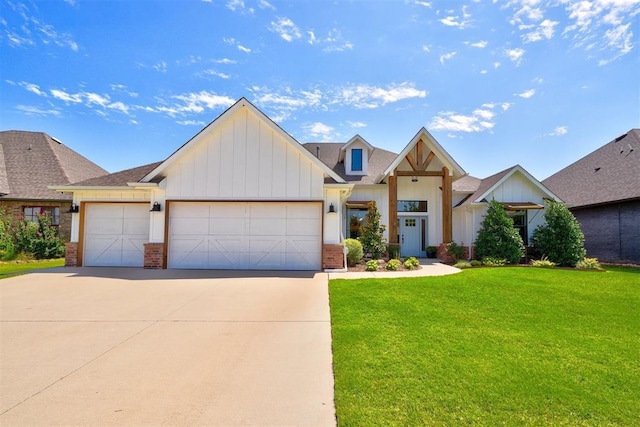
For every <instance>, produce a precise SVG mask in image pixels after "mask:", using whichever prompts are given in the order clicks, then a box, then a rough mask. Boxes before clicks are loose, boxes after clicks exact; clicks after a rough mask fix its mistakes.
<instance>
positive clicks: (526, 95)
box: [518, 89, 536, 99]
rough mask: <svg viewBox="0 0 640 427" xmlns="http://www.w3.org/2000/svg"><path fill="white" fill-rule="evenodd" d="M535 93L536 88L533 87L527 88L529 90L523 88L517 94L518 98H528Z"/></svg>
mask: <svg viewBox="0 0 640 427" xmlns="http://www.w3.org/2000/svg"><path fill="white" fill-rule="evenodd" d="M535 94H536V90H535V89H529V90H525V91H524V92H522V93H519V94H518V96H519V97H520V98H525V99H528V98H531V97H532V96H533V95H535Z"/></svg>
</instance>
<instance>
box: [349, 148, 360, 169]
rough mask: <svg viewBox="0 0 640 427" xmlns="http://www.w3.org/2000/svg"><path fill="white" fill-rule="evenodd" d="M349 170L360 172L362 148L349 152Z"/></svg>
mask: <svg viewBox="0 0 640 427" xmlns="http://www.w3.org/2000/svg"><path fill="white" fill-rule="evenodd" d="M351 170H352V171H362V148H354V149H353V150H351Z"/></svg>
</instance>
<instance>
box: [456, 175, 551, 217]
mask: <svg viewBox="0 0 640 427" xmlns="http://www.w3.org/2000/svg"><path fill="white" fill-rule="evenodd" d="M516 172H519V173H521V174H522V175H523V176H524V177H525V178H527V179H528V180H529V181H530V182H531V183H533V184H534V185H535V186H536V187H538V188H539V189H540V190H541V191H542V192H543V193H545V194H546V195H547V196H548V197H549V198H550V199H554V200H559V198H558V196H556V195H555V194H554V193H553V192H551V191H550V190H549V189H548V188H546V187H545V186H544V185H542V184H541V183H540V181H538V180H537V179H535V178H534V177H533V175H531V174H530V173H529V172H527V171H526V170H525V169H524V168H523V167H522V166H520V165H515V166H512V167H510V168H508V169H505V170H503V171H501V172H498V173H497V174H495V175H491V176H489V177H487V178H485V179H482V180H478V181H479V182H477V181H473V180H471V179H470V180H467V181H466V182H463V183H462V184H463V185H465V186H466V187H467V188H472V185H474V184H478V186H477V188H476V190H475V191H474V192H473V194H471V195H470V196H469V197H465V198H464V200H462V201H461V202H460V203H458V205H457V206H455V207H459V206H468V205H471V204H476V203H484V202H486V201H487V200H486V197H487V196H488V195H489V194H490V193H491V192H492V191H494V190H495V189H496V188H497V187H498V186H499V185H501V184H502V183H503V182H505V181H506V180H507V179H509V177H510V176H511V175H513V174H514V173H516ZM465 178H467V177H465ZM465 178H462V180H464V179H465ZM473 179H474V180H477V178H473ZM462 180H461V181H462ZM456 182H457V181H456ZM455 184H456V183H455V182H454V186H455ZM454 189H455V188H454ZM457 191H462V190H457Z"/></svg>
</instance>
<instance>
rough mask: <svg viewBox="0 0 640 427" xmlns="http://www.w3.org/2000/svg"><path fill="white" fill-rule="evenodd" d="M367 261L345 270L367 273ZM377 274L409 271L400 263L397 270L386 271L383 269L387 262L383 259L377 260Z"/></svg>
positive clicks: (418, 268)
mask: <svg viewBox="0 0 640 427" xmlns="http://www.w3.org/2000/svg"><path fill="white" fill-rule="evenodd" d="M367 261H368V260H363V261H362V262H361V263H360V264H356V265H354V266H353V267H347V270H348V271H349V272H360V271H367V264H366V263H367ZM378 266H379V267H378V271H377V272H378V273H380V272H382V273H384V272H389V273H391V272H393V271H410V269H408V268H404V265H403V264H402V263H400V265H399V266H398V269H397V270H387V269H386V268H385V267H386V266H387V260H384V259H379V260H378ZM421 268H422V266H418V267H417V268H413V269H411V270H420V269H421Z"/></svg>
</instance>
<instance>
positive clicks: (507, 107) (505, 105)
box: [500, 102, 513, 111]
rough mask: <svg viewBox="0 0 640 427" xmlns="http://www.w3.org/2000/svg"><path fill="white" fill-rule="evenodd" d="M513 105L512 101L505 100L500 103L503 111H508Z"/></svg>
mask: <svg viewBox="0 0 640 427" xmlns="http://www.w3.org/2000/svg"><path fill="white" fill-rule="evenodd" d="M512 105H513V104H512V103H510V102H503V103H502V104H500V107H502V111H507V110H508V109H509V108H510V107H511V106H512Z"/></svg>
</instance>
